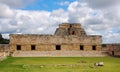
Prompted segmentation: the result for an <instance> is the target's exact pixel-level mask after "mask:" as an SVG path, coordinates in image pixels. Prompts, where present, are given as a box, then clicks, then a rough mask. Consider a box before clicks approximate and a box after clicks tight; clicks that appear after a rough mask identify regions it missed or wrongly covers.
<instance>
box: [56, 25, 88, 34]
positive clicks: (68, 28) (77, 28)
mask: <svg viewBox="0 0 120 72" xmlns="http://www.w3.org/2000/svg"><path fill="white" fill-rule="evenodd" d="M55 35H57V36H69V35H75V36H87V34H86V32H85V30H84V29H83V28H82V27H81V24H80V23H62V24H60V25H59V28H57V29H56V31H55Z"/></svg>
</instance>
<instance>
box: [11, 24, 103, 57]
mask: <svg viewBox="0 0 120 72" xmlns="http://www.w3.org/2000/svg"><path fill="white" fill-rule="evenodd" d="M101 44H102V36H100V35H87V34H86V32H85V30H84V29H83V28H82V27H81V24H78V23H62V24H60V25H59V28H57V29H56V31H55V34H54V35H37V34H11V35H10V51H11V53H12V56H102V55H103V54H102V52H101Z"/></svg>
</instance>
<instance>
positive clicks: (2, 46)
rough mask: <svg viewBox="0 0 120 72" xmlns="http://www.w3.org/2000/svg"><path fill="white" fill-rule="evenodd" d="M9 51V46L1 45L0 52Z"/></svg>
mask: <svg viewBox="0 0 120 72" xmlns="http://www.w3.org/2000/svg"><path fill="white" fill-rule="evenodd" d="M7 51H9V44H0V52H7Z"/></svg>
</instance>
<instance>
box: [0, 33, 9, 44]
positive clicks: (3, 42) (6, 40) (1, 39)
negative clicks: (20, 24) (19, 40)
mask: <svg viewBox="0 0 120 72" xmlns="http://www.w3.org/2000/svg"><path fill="white" fill-rule="evenodd" d="M8 43H9V39H4V38H3V37H2V34H0V44H8Z"/></svg>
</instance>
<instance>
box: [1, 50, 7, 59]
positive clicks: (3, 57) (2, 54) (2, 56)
mask: <svg viewBox="0 0 120 72" xmlns="http://www.w3.org/2000/svg"><path fill="white" fill-rule="evenodd" d="M6 57H7V55H6V53H5V52H0V61H1V60H3V59H5V58H6Z"/></svg>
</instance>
